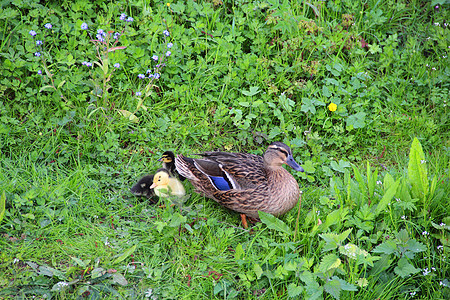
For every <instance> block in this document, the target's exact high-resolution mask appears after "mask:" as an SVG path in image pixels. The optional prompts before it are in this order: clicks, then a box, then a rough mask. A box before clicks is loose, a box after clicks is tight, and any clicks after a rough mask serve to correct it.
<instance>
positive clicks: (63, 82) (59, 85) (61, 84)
mask: <svg viewBox="0 0 450 300" xmlns="http://www.w3.org/2000/svg"><path fill="white" fill-rule="evenodd" d="M65 83H66V81H65V80H63V81H61V82H60V83H59V84H58V86H57V87H56V88H57V89H58V90H59V89H60V88H61V87H62V86H63V85H64V84H65Z"/></svg>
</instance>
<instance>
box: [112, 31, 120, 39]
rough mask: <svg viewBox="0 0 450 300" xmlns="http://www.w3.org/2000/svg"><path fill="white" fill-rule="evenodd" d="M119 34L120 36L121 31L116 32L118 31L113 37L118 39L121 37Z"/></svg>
mask: <svg viewBox="0 0 450 300" xmlns="http://www.w3.org/2000/svg"><path fill="white" fill-rule="evenodd" d="M119 36H120V33H119V32H116V33H114V36H113V38H114V39H115V40H117V39H118V38H119Z"/></svg>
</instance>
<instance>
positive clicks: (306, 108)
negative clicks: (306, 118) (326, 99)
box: [300, 98, 316, 115]
mask: <svg viewBox="0 0 450 300" xmlns="http://www.w3.org/2000/svg"><path fill="white" fill-rule="evenodd" d="M300 110H301V111H303V112H305V113H307V112H311V113H312V114H313V115H314V114H315V113H316V106H315V105H314V100H311V99H308V98H302V106H301V108H300Z"/></svg>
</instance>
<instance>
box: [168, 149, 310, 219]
mask: <svg viewBox="0 0 450 300" xmlns="http://www.w3.org/2000/svg"><path fill="white" fill-rule="evenodd" d="M271 145H274V146H272V149H271V146H269V148H268V150H267V151H266V153H265V155H264V157H261V156H258V155H254V154H246V153H228V152H205V153H201V154H198V155H199V156H202V157H203V158H201V159H192V158H188V157H185V156H183V155H178V156H177V157H176V160H175V165H176V167H177V170H178V172H179V173H180V174H181V175H182V176H184V177H186V178H188V179H189V181H190V182H191V183H192V185H193V186H194V187H195V191H196V192H197V193H199V194H202V195H204V196H205V197H207V198H211V199H213V200H215V201H216V202H218V203H219V204H221V205H223V206H224V207H226V208H229V209H231V210H234V211H237V212H239V213H243V214H246V215H248V216H250V217H252V218H256V219H258V210H260V211H264V212H267V213H270V214H273V215H275V216H279V215H282V214H284V213H286V212H288V211H289V210H290V209H292V208H293V207H294V206H295V204H296V203H297V201H298V198H299V193H300V190H299V187H298V184H297V181H296V180H295V179H294V177H293V176H292V175H291V174H290V173H289V172H288V171H287V170H285V169H284V168H283V167H282V164H283V163H286V160H287V157H288V156H290V157H291V158H292V153H291V150H290V148H289V147H288V146H286V145H284V144H282V143H279V142H276V143H273V144H271ZM278 148H283V149H278ZM197 167H200V169H201V170H199V169H198V168H197ZM299 168H300V169H301V167H299ZM223 172H226V173H227V174H228V176H229V177H230V178H231V179H232V180H233V181H234V182H236V183H237V187H236V188H235V189H230V190H226V191H221V190H218V189H217V188H216V187H215V186H214V185H213V184H212V183H211V181H210V179H209V178H208V176H207V175H205V173H207V174H209V175H210V176H218V175H217V174H221V173H223Z"/></svg>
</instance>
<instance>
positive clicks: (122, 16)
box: [119, 14, 127, 21]
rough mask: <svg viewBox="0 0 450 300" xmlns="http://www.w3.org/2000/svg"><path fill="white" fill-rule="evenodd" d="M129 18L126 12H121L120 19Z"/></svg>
mask: <svg viewBox="0 0 450 300" xmlns="http://www.w3.org/2000/svg"><path fill="white" fill-rule="evenodd" d="M126 18H127V15H126V14H120V17H119V19H121V20H122V21H123V20H125V19H126Z"/></svg>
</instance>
